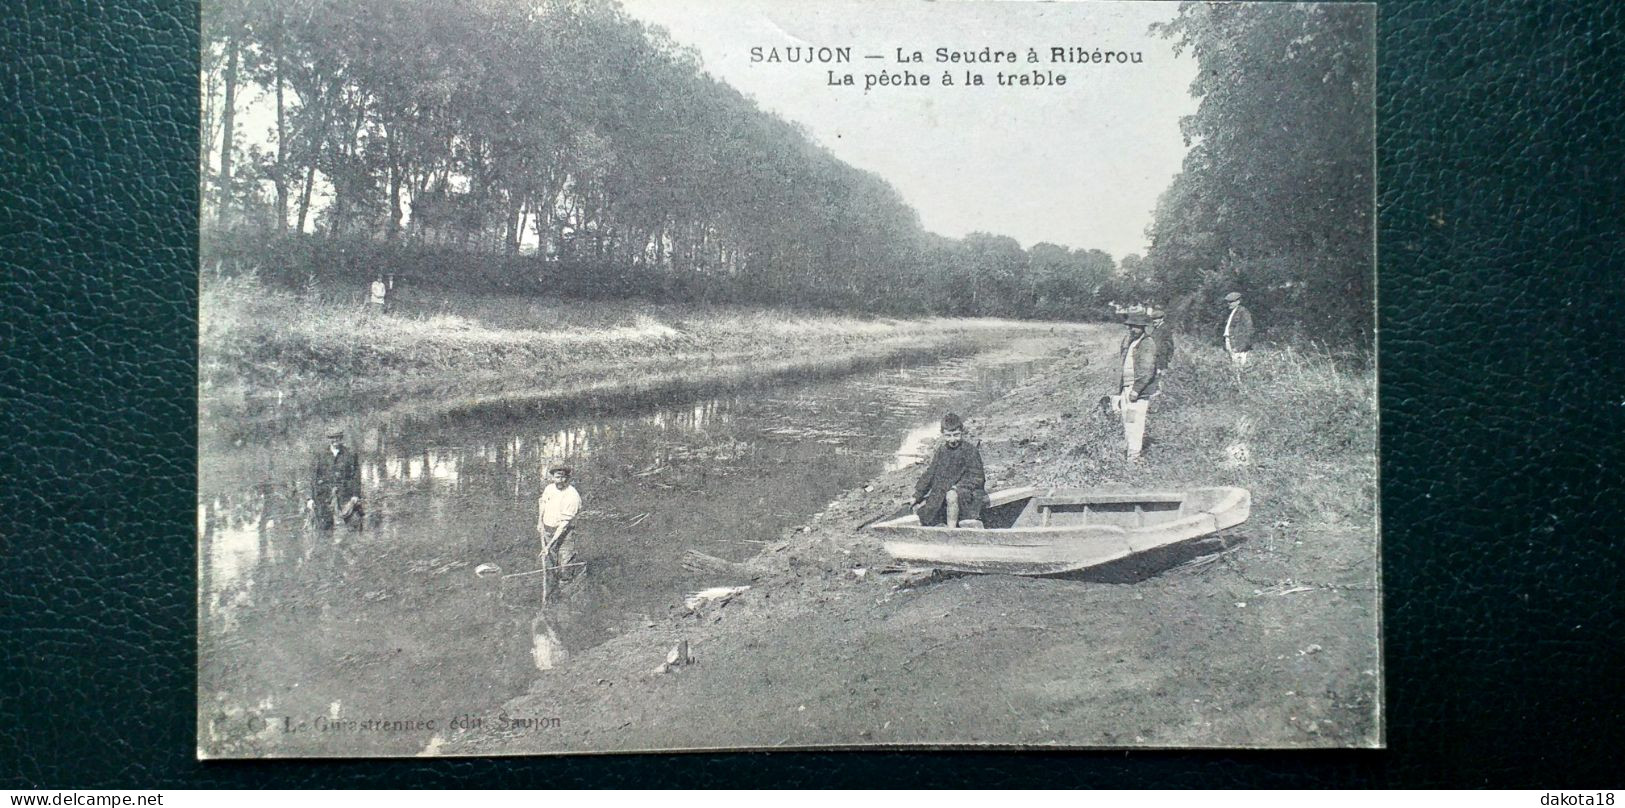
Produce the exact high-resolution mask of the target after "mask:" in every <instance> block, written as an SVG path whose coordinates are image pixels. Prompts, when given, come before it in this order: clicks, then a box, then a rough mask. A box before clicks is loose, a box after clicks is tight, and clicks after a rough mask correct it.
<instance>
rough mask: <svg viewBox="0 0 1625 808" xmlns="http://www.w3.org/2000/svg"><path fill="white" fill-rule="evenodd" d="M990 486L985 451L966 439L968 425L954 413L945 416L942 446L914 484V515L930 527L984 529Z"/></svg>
mask: <svg viewBox="0 0 1625 808" xmlns="http://www.w3.org/2000/svg"><path fill="white" fill-rule="evenodd" d="M986 483H987V476H986V473H985V472H984V471H983V470H982V452H981V450H980V449H977V448H976V446H975V445H974V444H972V443H971V442H970V441H968V440H965V422H964V421H962V420H960V418H959V416H958V415H955V414H954V413H951V412H950V413H948V414H947V415H944V416H942V444H941V445H939V446H938V447H937V450H936V451H935V452H933V453H932V454H931V462H930V463H928V464H926V467H925V473H924V474H921V475H920V480H919V482H917V483H915V484H914V499H913V500H912V502H911V507H912V508H913V509H914V515H915V516H918V517H919V518H920V524H921V525H924V526H926V527H932V526H938V525H947V526H948V527H981V526H982V522H981V518H982V508H983V506H985V505H986V504H987V491H986V490H984V489H983V486H984V485H985V484H986Z"/></svg>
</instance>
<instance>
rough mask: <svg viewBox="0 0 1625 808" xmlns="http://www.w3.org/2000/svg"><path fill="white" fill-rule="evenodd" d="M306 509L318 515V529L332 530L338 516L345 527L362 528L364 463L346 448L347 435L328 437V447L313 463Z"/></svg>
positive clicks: (330, 434)
mask: <svg viewBox="0 0 1625 808" xmlns="http://www.w3.org/2000/svg"><path fill="white" fill-rule="evenodd" d="M305 510H307V511H309V512H310V513H311V514H313V515H314V518H315V520H316V526H317V527H320V528H323V529H331V528H332V527H333V523H334V520H335V517H336V518H337V519H341V520H343V521H344V523H345V524H347V525H348V524H352V523H353V524H354V526H355V527H357V528H359V527H361V520H362V518H363V516H364V515H365V514H364V512H363V510H362V508H361V461H360V460H358V459H357V458H356V456H355V452H353V451H350V447H348V446H345V445H344V433H343V432H332V433H329V434H328V436H327V448H326V449H319V450H317V452H316V459H315V462H314V463H312V464H311V472H310V498H309V499H307V500H305Z"/></svg>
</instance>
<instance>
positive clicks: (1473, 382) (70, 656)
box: [0, 0, 1625, 789]
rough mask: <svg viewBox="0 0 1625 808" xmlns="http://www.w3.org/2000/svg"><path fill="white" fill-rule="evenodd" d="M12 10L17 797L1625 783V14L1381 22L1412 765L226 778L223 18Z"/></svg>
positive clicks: (1262, 757)
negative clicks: (213, 391) (213, 517)
mask: <svg viewBox="0 0 1625 808" xmlns="http://www.w3.org/2000/svg"><path fill="white" fill-rule="evenodd" d="M5 9H6V10H5V12H4V15H5V18H6V25H5V26H4V28H3V31H0V42H3V43H4V47H3V48H0V53H3V54H4V55H3V58H0V71H3V77H4V83H3V87H4V92H5V93H6V98H5V104H4V106H3V108H0V117H3V130H0V132H3V134H0V151H3V154H4V182H0V217H3V219H0V224H3V226H0V245H3V248H0V269H3V279H0V283H3V286H4V299H3V302H0V306H3V308H0V337H3V342H4V352H3V354H4V356H3V364H0V369H3V373H0V390H3V391H4V397H5V398H4V404H3V407H0V420H3V422H4V426H5V430H6V432H5V434H6V440H7V442H6V446H5V448H4V450H3V451H0V458H3V460H0V463H3V466H0V472H3V475H4V476H3V482H0V563H3V566H4V575H3V578H0V637H3V643H4V644H3V648H4V651H3V658H0V671H3V673H0V705H3V710H4V715H3V716H0V720H3V725H0V787H9V786H77V787H89V786H98V785H101V786H124V787H181V786H315V785H327V786H382V787H390V786H399V785H407V784H420V785H445V786H449V785H469V786H485V787H497V786H521V785H524V786H678V785H681V786H709V785H719V784H732V785H742V786H750V785H773V784H784V785H799V786H832V785H840V786H858V787H862V786H893V785H905V784H910V785H927V786H935V785H958V786H966V785H983V786H1016V785H1024V786H1070V785H1093V786H1119V787H1139V786H1207V787H1228V786H1244V785H1245V786H1261V787H1275V786H1297V787H1312V788H1325V787H1353V786H1439V785H1450V786H1481V785H1483V786H1522V787H1531V788H1541V789H1554V788H1570V789H1575V788H1583V787H1597V786H1605V785H1615V786H1617V785H1619V783H1620V771H1621V769H1620V767H1619V760H1620V756H1619V751H1618V750H1619V749H1620V748H1621V741H1622V740H1625V738H1622V733H1621V729H1620V727H1621V723H1622V719H1625V711H1622V709H1621V707H1620V699H1621V697H1622V695H1625V688H1622V687H1621V686H1620V684H1619V682H1620V681H1621V679H1622V678H1625V677H1622V676H1621V674H1622V672H1625V664H1622V663H1625V654H1622V652H1621V648H1622V647H1625V643H1622V640H1621V634H1622V633H1625V624H1622V621H1621V608H1620V604H1619V597H1618V596H1617V593H1618V592H1619V590H1620V582H1621V572H1622V569H1621V567H1622V556H1625V553H1622V551H1621V549H1620V548H1621V544H1622V542H1625V535H1622V532H1621V530H1620V527H1619V525H1620V522H1619V521H1618V520H1617V518H1616V517H1618V516H1619V515H1620V512H1621V508H1620V503H1621V501H1622V499H1625V486H1622V485H1621V477H1622V469H1625V464H1622V463H1621V460H1622V457H1621V454H1622V453H1621V447H1622V446H1625V378H1622V374H1621V369H1622V368H1625V361H1622V359H1621V352H1622V348H1625V335H1622V332H1621V329H1620V327H1619V325H1618V322H1617V320H1618V319H1619V317H1620V316H1621V315H1625V307H1622V306H1625V295H1622V291H1621V290H1622V288H1625V275H1622V274H1621V271H1620V270H1621V261H1620V258H1619V256H1620V254H1621V250H1625V240H1622V238H1621V213H1622V208H1621V202H1622V201H1625V200H1622V199H1621V194H1620V191H1619V190H1618V187H1619V182H1620V176H1619V175H1620V165H1621V163H1620V161H1619V160H1618V158H1619V157H1621V153H1620V152H1621V148H1620V143H1621V136H1620V124H1621V122H1622V117H1621V114H1620V113H1621V99H1622V98H1625V93H1622V92H1621V89H1622V88H1621V86H1620V84H1621V82H1620V79H1619V75H1620V72H1621V69H1620V68H1621V59H1620V56H1621V51H1622V50H1625V30H1622V25H1621V22H1622V19H1625V13H1622V11H1621V6H1620V5H1619V4H1615V3H1612V2H1588V3H1581V2H1566V3H1558V2H1553V3H1549V4H1534V3H1512V2H1502V3H1480V2H1458V3H1439V4H1431V3H1429V4H1422V3H1384V4H1382V5H1381V8H1380V47H1379V61H1380V87H1379V98H1380V99H1381V100H1380V107H1381V111H1380V122H1379V132H1380V155H1379V159H1380V165H1381V184H1382V189H1381V225H1382V229H1381V254H1382V264H1381V278H1380V280H1381V291H1380V296H1381V313H1382V316H1381V366H1382V372H1381V380H1382V406H1383V413H1382V425H1383V474H1384V482H1383V486H1384V492H1383V511H1384V522H1385V537H1384V538H1385V559H1384V568H1385V571H1386V576H1387V581H1386V585H1387V586H1386V594H1385V620H1386V626H1385V629H1386V637H1387V659H1388V668H1387V683H1388V694H1387V695H1388V701H1387V715H1388V722H1389V723H1388V727H1389V733H1388V743H1389V746H1390V748H1389V749H1388V750H1387V751H1377V752H1371V751H1368V752H1322V753H1291V754H1279V753H1245V752H1217V753H1194V752H1192V753H1133V754H1124V753H1122V752H1117V753H1067V754H1034V753H997V754H987V753H906V754H905V753H898V754H878V753H868V754H852V753H843V754H811V753H806V754H799V753H795V754H792V753H786V754H773V755H764V754H754V755H709V754H708V755H685V756H647V757H599V758H576V759H534V760H495V761H494V760H468V761H436V762H433V763H429V762H422V761H398V762H327V763H319V762H274V763H212V764H208V765H203V764H199V763H197V762H195V761H194V760H193V749H194V738H193V732H194V722H193V717H192V716H193V709H194V708H193V697H194V696H193V694H194V690H193V677H194V671H195V665H196V661H195V652H194V633H193V621H194V595H193V593H194V587H195V582H194V575H195V572H194V571H195V562H194V556H193V552H194V535H193V534H194V528H195V525H194V521H195V520H194V516H193V513H194V510H193V509H194V507H195V504H194V494H193V485H194V483H193V474H194V472H193V444H194V432H195V426H194V417H195V416H194V412H195V404H194V390H195V387H194V384H195V371H194V363H195V347H194V340H195V336H194V335H195V327H196V320H195V316H196V293H195V288H194V284H195V269H194V266H195V257H196V254H195V248H194V246H193V245H194V238H195V226H194V220H195V217H196V215H197V207H196V202H195V177H194V174H195V162H196V148H197V146H196V137H197V135H196V127H197V124H196V115H197V113H196V109H197V99H196V93H197V90H196V87H197V79H196V73H195V72H194V71H195V65H194V62H195V60H194V56H193V54H194V52H195V48H196V46H197V45H196V36H195V30H196V15H197V11H196V8H194V7H193V5H192V4H190V3H184V2H159V0H99V1H98V0H91V2H88V3H61V2H57V0H27V2H24V3H22V4H20V5H19V4H17V3H15V2H13V3H8V4H7V5H6V7H5ZM1114 114H1132V113H1131V112H1130V111H1128V110H1122V111H1119V112H1116V113H1114Z"/></svg>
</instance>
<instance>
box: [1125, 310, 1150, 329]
mask: <svg viewBox="0 0 1625 808" xmlns="http://www.w3.org/2000/svg"><path fill="white" fill-rule="evenodd" d="M1150 324H1151V319H1150V318H1148V317H1146V316H1145V315H1144V314H1141V313H1139V312H1137V311H1131V312H1129V313H1128V314H1127V315H1126V316H1124V317H1123V325H1137V326H1139V327H1141V328H1144V327H1146V326H1148V325H1150Z"/></svg>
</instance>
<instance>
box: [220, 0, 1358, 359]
mask: <svg viewBox="0 0 1625 808" xmlns="http://www.w3.org/2000/svg"><path fill="white" fill-rule="evenodd" d="M1372 24H1373V23H1372V15H1371V14H1370V13H1369V11H1368V10H1362V9H1361V8H1359V7H1351V6H1337V5H1332V6H1324V5H1297V4H1292V5H1288V4H1207V3H1185V4H1183V5H1182V6H1181V7H1180V9H1179V12H1178V14H1177V16H1176V18H1175V19H1174V20H1172V21H1171V22H1169V23H1167V24H1164V25H1159V26H1156V27H1154V30H1155V31H1158V32H1160V33H1161V34H1162V35H1163V36H1165V37H1167V38H1169V39H1171V40H1172V41H1173V43H1174V45H1175V48H1176V49H1177V50H1179V51H1189V52H1190V53H1192V54H1193V55H1194V56H1195V58H1196V59H1197V61H1198V64H1199V66H1200V71H1199V75H1198V78H1197V79H1196V81H1195V83H1194V84H1193V85H1192V87H1191V88H1190V91H1191V92H1192V94H1193V95H1196V96H1198V97H1199V98H1200V99H1201V102H1200V106H1199V108H1198V110H1197V112H1196V113H1195V114H1194V115H1192V116H1189V117H1188V118H1186V119H1185V120H1184V121H1182V126H1183V128H1184V134H1185V137H1186V141H1187V145H1189V147H1190V149H1189V152H1188V153H1187V156H1186V158H1185V161H1184V166H1183V169H1182V171H1181V173H1180V174H1179V175H1178V176H1177V177H1176V178H1175V179H1174V181H1173V183H1172V184H1171V185H1170V187H1169V188H1168V189H1167V190H1166V191H1165V192H1164V194H1163V195H1162V197H1161V199H1160V201H1159V203H1158V206H1157V210H1156V212H1155V215H1154V219H1153V221H1152V223H1151V225H1150V227H1149V228H1148V232H1147V235H1148V236H1149V238H1150V243H1151V246H1150V249H1149V250H1148V252H1147V254H1146V255H1145V256H1144V257H1143V258H1141V257H1140V256H1134V255H1130V256H1124V257H1123V258H1122V260H1121V262H1118V261H1115V260H1114V259H1113V257H1112V256H1110V255H1108V254H1107V253H1105V252H1103V251H1101V250H1096V249H1087V248H1070V247H1065V246H1061V245H1056V244H1047V243H1041V244H1036V245H1033V246H1032V247H1031V248H1028V249H1023V248H1022V247H1021V245H1020V244H1019V243H1018V242H1016V241H1015V240H1014V239H1011V238H1008V237H1005V236H1000V235H995V234H987V233H973V234H970V235H968V236H965V237H964V238H959V239H950V238H945V237H942V236H939V235H936V234H932V233H929V232H927V231H925V230H924V229H923V228H922V227H921V225H920V222H919V219H918V216H917V214H916V213H915V211H914V210H913V209H912V208H911V207H910V206H909V205H908V204H907V203H906V202H904V201H903V199H902V198H901V197H900V196H899V195H898V194H897V192H896V191H895V190H894V189H893V188H892V187H891V186H890V185H889V184H887V183H886V182H885V181H884V180H882V179H880V178H879V177H877V176H874V175H872V174H869V173H867V172H864V171H860V170H858V169H856V168H853V167H852V166H849V165H847V164H845V163H843V162H841V161H840V160H838V159H836V158H835V157H834V156H833V155H831V154H830V153H829V152H828V151H827V150H825V149H824V148H822V147H821V146H819V145H818V144H817V143H816V142H814V141H813V140H812V139H811V138H810V137H809V136H808V135H807V134H806V133H805V132H804V131H803V130H801V129H800V128H799V127H797V126H796V125H794V124H792V123H789V122H786V121H784V120H782V119H780V118H778V117H776V116H774V115H771V114H769V113H766V112H764V111H762V110H760V109H758V108H757V107H756V106H755V104H754V103H753V102H751V101H750V100H749V99H748V98H746V97H744V96H743V95H741V94H740V93H739V92H738V91H736V90H734V89H733V88H731V87H729V86H728V85H726V84H724V83H722V82H719V81H717V80H716V79H714V78H712V77H711V76H710V75H708V74H707V73H705V72H704V70H703V68H702V66H701V65H700V63H699V60H698V57H697V56H696V54H694V53H693V52H692V51H689V50H686V49H684V48H682V47H679V46H678V45H677V44H675V43H673V42H672V41H671V40H670V39H669V38H668V37H667V36H666V35H665V34H664V32H663V31H661V30H660V29H658V28H651V27H648V26H645V25H644V24H642V23H640V22H639V21H637V20H635V19H632V18H631V17H629V16H627V15H626V14H625V13H624V12H623V11H622V10H621V9H620V8H619V6H618V5H617V4H616V3H615V2H614V0H463V2H443V1H441V0H211V3H210V4H208V8H207V9H206V14H205V17H204V43H203V44H204V54H203V75H202V81H203V84H204V86H203V97H204V99H205V107H204V121H203V124H204V126H203V132H204V137H203V139H202V149H203V153H202V154H201V155H200V158H201V165H203V166H205V167H206V170H205V171H203V172H201V182H202V186H201V187H200V192H201V194H202V198H203V199H204V201H205V225H206V228H205V233H206V238H205V245H204V246H205V251H206V255H205V260H206V261H207V260H208V259H209V256H210V255H228V254H232V253H235V254H238V255H244V256H249V255H257V256H260V257H261V258H262V259H263V258H264V257H266V256H283V257H285V258H286V259H287V261H285V262H284V264H285V268H289V269H293V270H299V269H301V268H305V267H315V266H322V267H328V266H335V265H337V266H352V267H353V268H354V270H355V271H356V272H358V273H363V272H369V271H374V270H376V269H380V268H383V267H381V266H377V264H379V263H381V262H385V261H387V262H389V263H390V265H391V266H392V267H393V266H399V265H401V264H403V263H405V264H412V265H413V266H415V267H416V269H415V270H414V271H415V272H417V273H418V274H420V275H424V276H430V275H433V276H435V278H434V280H437V281H439V282H442V283H447V284H459V283H465V284H488V285H497V286H503V287H509V288H521V289H523V288H529V287H536V288H545V289H551V290H555V291H560V290H562V291H567V292H569V293H572V294H582V295H593V294H601V295H616V296H625V295H646V296H656V297H662V298H664V299H679V300H706V301H724V302H752V303H773V304H783V303H796V304H805V305H812V306H827V307H840V308H847V309H859V310H869V311H877V312H891V313H906V314H918V313H934V314H943V315H997V316H1017V317H1029V316H1031V317H1054V318H1067V319H1090V318H1104V317H1109V316H1110V315H1111V313H1112V307H1113V305H1114V304H1115V305H1117V306H1123V305H1154V306H1157V307H1160V308H1165V309H1170V310H1172V312H1173V314H1174V320H1175V322H1176V324H1182V325H1184V326H1185V327H1186V328H1187V329H1189V330H1197V329H1201V328H1205V327H1206V326H1207V325H1210V323H1207V320H1208V319H1214V318H1211V317H1209V316H1208V315H1209V311H1208V309H1207V308H1206V307H1213V308H1215V309H1216V308H1217V301H1218V299H1219V297H1221V296H1222V295H1223V294H1224V293H1225V292H1227V291H1229V290H1231V289H1239V290H1241V291H1243V292H1244V293H1246V294H1247V295H1248V297H1249V305H1250V306H1251V307H1252V308H1253V310H1254V311H1255V314H1256V315H1257V316H1258V317H1259V319H1260V321H1261V325H1263V327H1264V328H1265V330H1266V333H1268V334H1269V336H1270V337H1272V338H1276V339H1281V338H1286V337H1290V336H1293V335H1297V334H1302V335H1311V336H1313V337H1314V338H1316V339H1321V340H1325V341H1330V342H1335V343H1339V344H1342V345H1352V346H1366V345H1369V342H1370V334H1371V326H1372V324H1371V312H1370V306H1369V301H1370V299H1371V289H1372V271H1371V266H1372V256H1373V245H1372V228H1373V221H1372V220H1373V199H1372V187H1373V178H1372V176H1371V172H1372V170H1373V165H1372V163H1373V161H1372V158H1371V154H1372V139H1373V131H1372V89H1373V88H1372V86H1371V78H1372V74H1373V71H1372V53H1371V47H1370V41H1371V36H1370V35H1371V26H1372ZM250 100H254V101H255V102H256V103H258V104H260V105H261V107H262V108H263V107H269V108H270V109H271V110H272V111H273V116H272V122H271V123H270V124H269V126H268V128H269V130H270V131H268V132H265V133H254V134H256V135H259V136H256V137H252V138H250V137H246V135H248V134H250V133H248V132H244V131H243V127H244V124H243V122H242V121H241V120H239V119H238V118H237V116H238V114H239V112H240V111H241V110H242V109H243V108H245V106H246V105H247V104H248V103H249V102H250ZM267 245H270V246H271V247H273V249H267ZM334 256H340V257H344V256H348V258H347V259H346V260H344V261H337V262H335V261H333V260H330V259H332V258H333V257H334ZM358 256H365V257H366V258H367V260H366V261H363V260H360V259H359V258H357V257H358ZM369 261H370V262H371V263H372V264H373V265H371V266H369V265H368V262H369ZM273 269H274V268H273Z"/></svg>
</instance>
